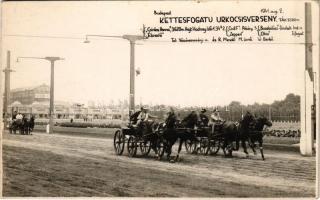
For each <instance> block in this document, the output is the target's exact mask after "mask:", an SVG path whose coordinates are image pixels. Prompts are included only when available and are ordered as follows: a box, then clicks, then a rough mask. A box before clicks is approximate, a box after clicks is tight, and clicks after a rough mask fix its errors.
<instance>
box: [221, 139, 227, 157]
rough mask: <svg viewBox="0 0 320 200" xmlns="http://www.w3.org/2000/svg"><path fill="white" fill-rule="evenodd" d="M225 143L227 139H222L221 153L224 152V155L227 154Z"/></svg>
mask: <svg viewBox="0 0 320 200" xmlns="http://www.w3.org/2000/svg"><path fill="white" fill-rule="evenodd" d="M226 144H227V141H226V140H224V141H223V145H222V151H223V154H224V156H227V153H226V146H227V145H226Z"/></svg>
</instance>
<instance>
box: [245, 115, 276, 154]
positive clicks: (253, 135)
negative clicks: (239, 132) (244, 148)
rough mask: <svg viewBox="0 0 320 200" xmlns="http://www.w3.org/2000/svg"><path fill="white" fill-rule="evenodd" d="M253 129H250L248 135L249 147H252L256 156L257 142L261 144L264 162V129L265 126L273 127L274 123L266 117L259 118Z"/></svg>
mask: <svg viewBox="0 0 320 200" xmlns="http://www.w3.org/2000/svg"><path fill="white" fill-rule="evenodd" d="M253 124H254V125H253V127H252V129H249V130H248V131H247V132H246V133H244V134H246V135H247V138H248V143H249V146H250V147H251V149H252V151H253V152H254V154H256V150H255V147H256V144H255V143H256V142H258V143H259V149H260V153H261V157H262V159H263V160H264V159H265V158H264V154H263V146H262V145H263V128H264V126H265V125H266V126H268V127H270V126H272V122H271V121H269V120H268V119H267V118H266V117H259V118H257V119H255V120H254V121H253Z"/></svg>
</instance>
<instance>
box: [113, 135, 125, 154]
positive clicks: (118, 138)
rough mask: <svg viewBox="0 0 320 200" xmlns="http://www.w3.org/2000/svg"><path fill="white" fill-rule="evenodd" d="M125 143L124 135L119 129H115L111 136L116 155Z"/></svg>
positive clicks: (121, 151) (121, 150)
mask: <svg viewBox="0 0 320 200" xmlns="http://www.w3.org/2000/svg"><path fill="white" fill-rule="evenodd" d="M124 144H125V136H124V134H123V133H122V131H121V130H117V131H116V132H115V133H114V137H113V147H114V151H115V152H116V154H117V155H122V153H123V150H124Z"/></svg>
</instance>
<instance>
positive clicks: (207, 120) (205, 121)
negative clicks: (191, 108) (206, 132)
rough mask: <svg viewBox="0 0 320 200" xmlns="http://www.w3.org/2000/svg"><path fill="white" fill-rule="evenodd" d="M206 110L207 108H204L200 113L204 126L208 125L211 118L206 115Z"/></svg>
mask: <svg viewBox="0 0 320 200" xmlns="http://www.w3.org/2000/svg"><path fill="white" fill-rule="evenodd" d="M206 112H207V110H206V109H204V108H203V109H202V110H201V112H200V114H199V118H200V122H201V124H202V125H203V126H208V123H209V118H208V117H207V115H205V113H206Z"/></svg>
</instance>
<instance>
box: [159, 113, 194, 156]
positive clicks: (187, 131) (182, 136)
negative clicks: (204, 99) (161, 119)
mask: <svg viewBox="0 0 320 200" xmlns="http://www.w3.org/2000/svg"><path fill="white" fill-rule="evenodd" d="M197 122H198V118H197V115H196V113H195V112H192V113H190V114H189V115H188V116H187V117H186V118H184V119H183V120H182V121H178V120H177V119H176V118H175V117H173V118H170V119H169V120H167V121H166V125H164V124H160V126H159V131H160V132H161V134H160V136H159V139H160V140H161V142H162V144H163V145H164V151H165V152H166V153H167V159H168V160H170V162H174V161H177V160H178V159H179V154H180V151H181V149H182V144H183V142H185V141H186V140H191V141H194V140H196V137H195V135H194V133H193V129H194V127H195V126H196V124H197ZM168 124H174V126H167V125H168ZM178 140H179V147H178V153H177V155H176V156H175V159H171V153H172V147H173V145H174V144H175V143H176V142H177V141H178ZM158 145H159V144H158ZM156 153H157V152H156Z"/></svg>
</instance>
